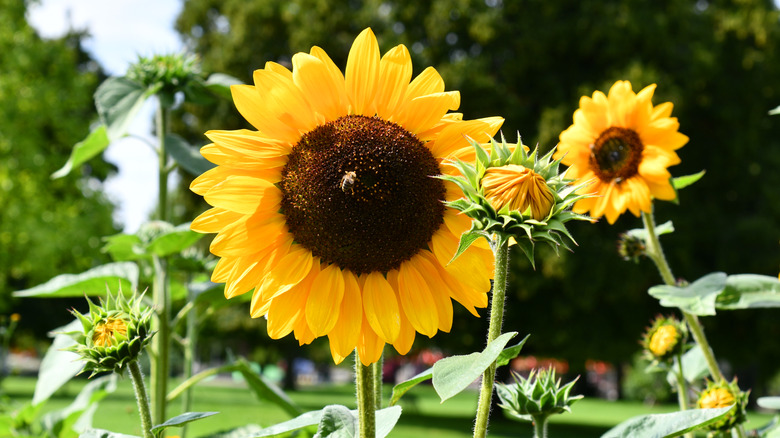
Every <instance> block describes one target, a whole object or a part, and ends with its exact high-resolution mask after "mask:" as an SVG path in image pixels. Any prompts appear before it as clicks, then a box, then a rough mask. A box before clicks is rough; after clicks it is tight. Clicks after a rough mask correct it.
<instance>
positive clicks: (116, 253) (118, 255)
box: [101, 233, 150, 262]
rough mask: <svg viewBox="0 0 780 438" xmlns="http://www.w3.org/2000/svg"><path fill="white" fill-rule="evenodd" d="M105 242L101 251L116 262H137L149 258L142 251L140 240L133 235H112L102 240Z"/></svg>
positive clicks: (142, 246) (144, 251) (143, 250)
mask: <svg viewBox="0 0 780 438" xmlns="http://www.w3.org/2000/svg"><path fill="white" fill-rule="evenodd" d="M103 241H105V242H106V244H105V245H103V248H101V251H103V252H105V253H108V254H109V255H110V256H111V258H112V259H114V260H115V261H118V262H124V261H131V260H138V259H142V258H148V257H150V255H149V254H147V253H146V250H145V249H144V245H143V243H142V242H141V238H140V237H138V236H137V235H135V234H124V233H122V234H114V235H113V236H107V237H104V238H103Z"/></svg>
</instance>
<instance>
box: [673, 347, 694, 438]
mask: <svg viewBox="0 0 780 438" xmlns="http://www.w3.org/2000/svg"><path fill="white" fill-rule="evenodd" d="M674 362H675V365H677V370H674V371H672V372H673V373H674V375H675V377H676V378H677V379H676V380H677V403H678V404H679V406H680V410H681V411H687V410H688V406H689V401H688V385H687V384H686V382H685V375H684V374H683V367H682V355H681V354H678V355H676V356H675V357H674ZM685 438H693V432H688V433H686V434H685Z"/></svg>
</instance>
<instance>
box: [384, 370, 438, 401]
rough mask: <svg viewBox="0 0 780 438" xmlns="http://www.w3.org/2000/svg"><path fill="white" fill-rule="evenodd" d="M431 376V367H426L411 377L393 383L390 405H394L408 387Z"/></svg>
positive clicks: (410, 387)
mask: <svg viewBox="0 0 780 438" xmlns="http://www.w3.org/2000/svg"><path fill="white" fill-rule="evenodd" d="M432 377H433V368H428V369H427V370H425V371H423V372H421V373H420V374H418V375H416V376H414V377H412V378H411V379H409V380H405V381H403V382H401V383H399V384H397V385H395V386H394V387H393V394H392V396H391V397H390V406H394V405H395V404H396V403H398V400H400V399H401V397H402V396H403V395H404V394H406V393H407V392H408V391H409V390H410V389H412V388H414V387H415V386H417V384H418V383H420V382H424V381H426V380H428V379H430V378H432Z"/></svg>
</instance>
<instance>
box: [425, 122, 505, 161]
mask: <svg viewBox="0 0 780 438" xmlns="http://www.w3.org/2000/svg"><path fill="white" fill-rule="evenodd" d="M503 123H504V119H503V118H502V117H486V118H484V119H477V120H466V121H463V122H461V123H453V124H451V125H449V126H447V127H445V128H444V129H443V130H442V131H441V133H440V134H439V136H438V138H437V139H436V141H435V142H429V144H428V147H429V148H430V149H431V153H432V154H433V156H434V157H439V158H447V156H448V155H449V154H450V153H452V152H453V151H456V150H458V149H461V148H464V147H467V146H470V145H469V142H468V139H469V138H471V139H473V140H475V141H478V142H487V141H490V138H491V137H492V136H493V135H495V134H496V133H497V132H498V130H499V129H500V128H501V125H502V124H503Z"/></svg>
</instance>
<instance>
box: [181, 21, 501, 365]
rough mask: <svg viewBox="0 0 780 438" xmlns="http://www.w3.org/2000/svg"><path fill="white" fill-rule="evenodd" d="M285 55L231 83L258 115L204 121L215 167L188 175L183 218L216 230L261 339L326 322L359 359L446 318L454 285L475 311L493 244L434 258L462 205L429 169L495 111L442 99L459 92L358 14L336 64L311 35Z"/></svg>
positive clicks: (305, 331) (447, 250)
mask: <svg viewBox="0 0 780 438" xmlns="http://www.w3.org/2000/svg"><path fill="white" fill-rule="evenodd" d="M292 67H293V68H292V71H290V70H288V69H287V68H285V67H283V66H281V65H279V64H276V63H273V62H269V63H267V64H266V66H265V68H264V69H261V70H257V71H255V73H254V85H235V86H233V87H232V89H231V90H232V92H233V99H234V102H235V104H236V107H237V108H238V110H239V112H240V113H241V114H242V115H243V116H244V118H246V119H247V120H248V121H249V122H250V123H251V124H252V125H254V127H255V128H256V129H257V130H256V131H255V130H237V131H209V132H207V133H206V135H207V137H208V138H209V139H210V140H211V141H213V143H212V144H209V145H207V146H205V147H203V148H202V149H201V153H202V154H203V155H204V156H205V157H206V158H207V159H209V160H210V161H212V162H213V163H215V164H217V167H216V168H214V169H212V170H210V171H208V172H206V173H204V174H203V175H201V176H200V177H198V178H197V179H196V180H195V181H193V183H192V185H191V189H192V190H193V191H194V192H195V193H198V194H200V195H203V196H204V198H205V200H206V201H207V202H208V203H209V204H211V205H212V206H213V207H214V208H212V209H210V210H208V211H206V212H205V213H203V214H201V215H200V216H199V217H198V218H197V219H195V220H194V221H193V223H192V229H193V230H195V231H199V232H204V233H217V236H216V238H215V239H214V241H213V243H212V245H211V252H212V253H214V254H215V255H217V256H219V257H220V260H219V262H218V263H217V266H216V267H215V269H214V272H213V274H212V280H213V281H215V282H224V283H225V296H226V297H228V298H232V297H235V296H238V295H241V294H243V293H246V292H248V291H250V290H253V295H252V303H251V315H252V316H253V317H263V316H265V317H266V318H267V321H268V322H267V329H268V333H269V335H270V336H271V337H272V338H274V339H277V338H281V337H283V336H286V335H288V334H290V333H293V335H294V336H295V338H296V339H297V340H298V341H299V343H300V344H308V343H309V342H311V341H312V340H313V339H315V338H317V337H320V336H328V338H329V340H330V347H331V353H332V355H333V359H334V360H335V361H336V362H340V361H341V360H343V358H344V357H346V356H347V355H349V354H350V353H351V352H352V351H353V350H354V349H355V348H357V350H358V353H359V357H360V359H361V361H362V362H363V363H364V364H370V363H373V362H375V361H376V360H378V359H379V357H380V355H381V353H382V349H383V347H384V345H385V344H386V343H388V344H392V345H393V346H394V347H395V349H396V350H397V351H398V352H399V353H401V354H405V353H407V352H408V351H409V350H410V348H411V346H412V342H413V341H414V338H415V335H416V333H421V334H424V335H426V336H429V337H430V336H433V335H434V334H435V333H436V332H437V331H438V330H442V331H449V330H450V327H451V324H452V302H451V299H454V300H456V301H458V302H460V303H461V304H463V305H464V306H465V307H466V308H467V309H468V310H469V311H471V312H472V313H473V314H475V315H476V314H477V313H476V310H475V308H476V307H485V306H486V305H487V295H486V294H487V292H488V291H489V290H490V280H489V278H490V272H491V270H492V266H491V265H490V263H491V260H492V258H491V257H490V252H489V250H488V249H487V248H479V247H475V248H473V249H472V250H471V251H469V252H468V254H467V255H466V256H465V259H464V260H463V261H460V262H459V263H456V264H450V265H447V262H448V261H449V260H450V258H451V256H452V254H453V253H454V252H455V249H456V248H457V246H458V236H459V235H460V234H461V233H462V232H463V231H465V230H467V229H468V227H469V221H468V219H467V218H463V217H461V216H458V215H457V214H456V212H455V211H454V210H451V209H448V208H446V207H445V206H444V205H443V204H442V201H443V200H445V199H450V198H453V197H454V196H455V195H454V190H453V187H452V186H451V185H449V184H448V183H446V182H444V181H442V180H440V179H436V178H432V177H433V176H436V175H439V174H441V173H442V169H441V163H442V161H444V160H447V159H450V158H451V157H454V156H458V154H459V153H460V151H461V150H463V149H466V150H467V149H468V143H467V142H466V141H465V140H464V138H465V136H471V137H478V138H483V137H484V138H488V137H489V136H490V135H493V134H495V133H496V132H497V130H498V128H499V127H500V126H501V123H502V122H503V119H501V118H498V117H492V118H485V119H479V120H468V121H465V120H462V115H461V114H458V113H448V111H449V110H454V109H457V107H458V106H459V104H460V95H459V93H458V92H453V91H450V92H445V91H444V82H443V81H442V79H441V77H440V76H439V74H438V73H437V72H436V70H434V69H433V68H428V69H426V70H424V71H423V72H422V73H421V74H420V75H419V76H417V77H416V78H415V79H413V80H412V79H411V77H412V63H411V57H410V54H409V51H408V50H407V49H406V47H405V46H403V45H399V46H396V47H394V48H393V49H391V50H390V51H388V52H387V53H386V54H384V55H383V56H381V57H380V52H379V47H378V44H377V40H376V38H375V37H374V34H373V33H372V32H371V30H370V29H366V30H364V31H363V32H362V33H361V34H360V35H359V36H358V37H357V38H356V40H355V42H354V44H353V45H352V49H351V50H350V53H349V57H348V60H347V66H346V70H345V73H344V74H342V72H341V71H340V70H339V68H338V67H336V65H335V64H334V63H333V61H331V59H330V57H328V55H327V54H326V53H325V52H324V51H323V50H322V49H320V48H319V47H313V48H312V49H311V51H310V52H309V53H297V54H296V55H294V56H293V58H292Z"/></svg>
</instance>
